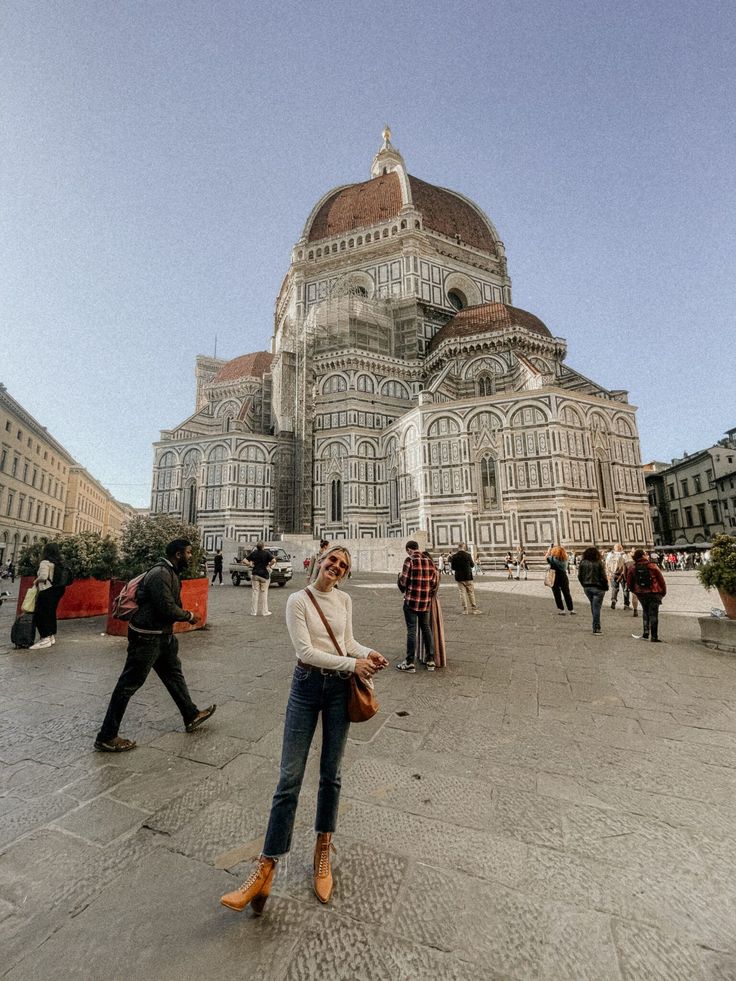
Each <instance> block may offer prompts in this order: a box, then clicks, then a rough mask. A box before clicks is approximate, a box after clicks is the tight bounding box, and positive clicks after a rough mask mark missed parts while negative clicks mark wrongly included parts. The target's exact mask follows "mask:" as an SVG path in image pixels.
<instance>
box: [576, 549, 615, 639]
mask: <svg viewBox="0 0 736 981" xmlns="http://www.w3.org/2000/svg"><path fill="white" fill-rule="evenodd" d="M578 581H579V583H580V585H581V586H582V587H583V592H584V593H585V595H586V596H587V597H588V599H589V600H590V610H591V613H592V614H593V633H594V634H599V633H600V632H601V606H602V605H603V597H604V596H605V595H606V592H607V591H608V577H607V576H606V567H605V565H604V564H603V559H602V558H601V553H600V552H599V551H598V549H597V548H595V547H593V546H592V545H591V547H590V548H586V549H585V551H584V552H583V558H582V561H581V563H580V567H579V568H578Z"/></svg>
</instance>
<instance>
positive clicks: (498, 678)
mask: <svg viewBox="0 0 736 981" xmlns="http://www.w3.org/2000/svg"><path fill="white" fill-rule="evenodd" d="M668 579H669V581H670V584H671V596H670V597H668V601H667V604H666V606H665V607H664V613H663V616H662V626H661V635H662V637H663V638H664V639H665V641H666V643H664V644H661V645H651V644H648V643H645V642H643V641H636V640H633V639H632V637H631V634H632V631H633V630H634V629H635V628H636V627H637V626H638V625H639V624H640V623H641V621H640V620H633V619H632V618H631V617H630V615H629V614H628V613H624V611H622V610H616V611H615V612H614V611H611V610H610V609H608V608H606V609H604V617H603V631H604V632H603V634H602V635H601V636H593V634H592V632H591V630H590V618H589V614H588V610H587V605H586V603H585V601H584V599H583V597H582V594H581V593H580V590H579V589H578V587H577V586H574V587H573V591H574V595H575V597H576V599H577V598H578V597H579V602H578V610H579V614H578V616H577V617H575V618H570V617H564V618H563V617H558V616H556V614H555V610H554V606H553V604H552V599H551V595H550V592H549V590H546V589H545V588H544V586H543V585H542V584H541V583H540V582H539V580H538V579H535V580H530V581H529V582H528V583H523V582H522V583H516V582H512V583H508V582H506V581H505V580H502V579H500V578H499V577H497V576H496V577H484V578H483V579H481V580H479V582H478V595H479V599H480V603H481V606H482V609H483V616H479V617H463V616H460V615H459V613H458V600H457V595H456V591H455V587H454V586H453V585H452V584H451V583H450V582H449V581H447V580H445V582H444V583H443V588H442V592H441V597H442V603H443V608H444V610H445V618H446V628H447V633H448V641H449V666H448V668H447V669H446V670H445V671H438V672H436V673H435V674H434V675H431V674H427V673H426V672H424V671H421V672H418V673H417V674H416V675H415V676H405V675H400V674H399V673H398V672H397V671H395V670H393V668H391V669H389V670H387V671H385V672H384V673H383V674H382V675H381V676H380V677H379V682H378V689H379V697H380V701H381V712H380V714H379V715H378V716H377V717H376V719H374V720H372V721H371V722H368V723H365V724H362V725H359V726H354V727H353V728H352V730H351V739H350V741H349V746H348V751H347V754H346V759H345V766H344V779H343V801H342V807H341V813H340V822H339V831H338V835H337V836H336V845H337V848H338V852H337V858H336V888H335V895H334V898H333V901H332V903H331V904H330V906H329V907H325V908H323V907H321V906H320V905H319V903H318V902H317V900H316V899H315V898H314V897H313V895H312V893H311V885H310V875H309V873H310V865H311V848H312V840H313V836H312V832H311V823H312V820H313V816H314V806H315V789H316V776H317V769H316V752H317V751H316V749H315V750H313V753H312V757H311V758H310V764H309V768H308V773H307V778H306V780H305V784H304V790H303V793H302V800H301V804H300V807H299V812H298V817H297V820H298V829H297V834H296V835H295V842H294V848H293V852H292V856H291V859H290V862H289V869H288V873H287V875H286V877H285V878H282V879H281V881H279V882H278V884H277V886H276V888H275V890H274V893H273V894H272V898H271V899H270V901H269V904H268V905H267V907H266V912H265V913H264V915H263V916H262V917H261V918H255V917H253V916H252V915H251V913H250V912H249V911H248V912H246V913H243V914H237V913H233V912H231V911H229V910H226V909H224V908H223V907H221V906H219V904H218V899H219V896H220V894H221V893H223V892H225V891H227V890H229V889H231V888H232V887H233V885H234V884H236V883H237V882H238V880H239V879H240V878H241V877H242V876H243V875H244V874H247V871H248V869H249V864H248V860H249V858H250V857H251V856H252V855H256V854H257V853H258V850H259V846H260V842H261V836H262V835H263V832H264V830H265V822H266V818H267V814H268V808H269V803H270V798H271V794H272V792H273V789H274V786H275V781H276V776H277V761H278V756H279V744H280V738H281V727H282V722H283V712H284V707H285V702H286V697H287V693H288V685H289V678H290V674H291V671H292V668H293V660H294V658H293V653H292V651H291V649H290V646H289V643H288V637H287V635H286V630H285V627H284V620H283V611H284V606H285V603H286V599H287V597H288V595H289V592H290V591H291V589H292V588H294V587H290V588H289V589H274V590H272V591H271V593H270V597H269V598H270V602H271V608H272V609H273V611H274V613H275V615H274V616H273V617H270V618H268V619H266V620H262V619H252V618H250V617H248V616H245V613H246V611H247V608H248V606H249V602H250V592H249V590H247V589H245V588H240V589H234V588H233V587H232V586H223V587H215V588H214V589H212V590H211V627H210V629H208V630H206V631H201V632H198V633H196V634H190V635H187V636H185V637H183V638H182V640H181V652H182V658H183V661H184V665H185V672H186V675H187V678H188V681H189V684H190V687H191V689H192V692H193V694H194V697H195V700H196V701H197V702H198V703H199V705H200V706H203V705H206V704H208V703H209V702H211V701H216V702H217V703H218V709H217V714H216V715H215V716H214V718H213V720H212V722H211V723H209V724H208V725H207V726H206V727H204V728H202V729H201V730H200V731H198V732H196V733H193V734H191V735H187V734H186V733H184V731H183V726H182V724H181V719H180V718H179V717H178V715H177V713H176V710H175V709H174V706H173V703H172V702H171V701H170V700H169V698H168V695H167V694H166V692H165V691H164V690H163V688H162V686H161V684H160V682H159V681H158V679H157V678H155V677H154V676H153V675H152V677H151V678H150V680H149V681H148V683H147V684H146V686H145V687H144V688H143V689H142V690H141V692H140V693H139V695H138V696H137V697H136V698H135V699H134V700H133V701H132V702H131V705H130V708H129V711H128V714H127V716H126V720H125V725H124V728H123V734H124V735H126V736H130V737H134V738H136V739H137V740H138V742H139V748H138V749H137V750H136V751H134V752H132V753H127V754H122V755H119V756H114V755H106V754H98V753H94V752H93V751H92V740H93V737H94V734H95V732H96V730H97V727H98V725H99V721H100V719H101V718H102V715H103V712H104V709H105V706H106V704H107V698H108V695H109V693H110V691H111V689H112V686H113V684H114V682H115V680H116V678H117V675H118V673H119V671H120V668H121V665H122V663H123V659H124V651H125V643H124V641H123V640H120V639H115V638H109V637H105V636H101V629H102V624H101V621H99V620H86V621H75V622H66V623H62V624H61V626H60V631H59V641H58V644H57V646H56V647H55V648H53V649H51V650H44V651H34V652H29V651H18V652H15V651H9V650H8V649H7V643H8V641H7V638H8V634H9V628H10V624H11V622H12V616H13V610H12V609H11V608H9V607H7V606H5V607H3V609H2V610H1V611H0V637H2V641H0V653H2V654H3V656H0V681H1V682H2V689H3V691H4V693H5V698H4V700H3V703H2V708H0V794H1V795H2V796H0V945H1V947H2V950H3V957H2V959H1V960H0V975H2V976H3V977H5V978H8V979H9V981H10V979H12V981H30V979H34V981H47V979H49V981H50V979H54V981H58V979H66V978H70V979H71V978H74V979H75V981H76V979H93V981H103V979H104V981H108V979H113V981H114V979H126V981H130V979H139V978H150V979H156V981H157V979H166V981H169V979H171V981H189V979H195V978H196V979H199V978H207V979H208V981H211V979H225V978H227V979H228V981H230V979H232V978H246V979H248V978H263V979H264V981H277V979H278V981H282V979H288V981H298V979H311V978H315V979H316V978H324V979H330V981H332V979H345V981H348V979H350V981H352V979H381V981H383V979H394V978H396V979H399V978H400V979H406V981H415V979H425V978H426V979H429V978H432V979H495V981H498V979H523V981H527V979H537V978H538V979H544V981H547V979H552V981H557V979H560V981H563V979H564V981H568V979H584V981H609V979H610V981H614V979H616V981H618V979H625V981H632V979H637V981H640V979H646V981H651V979H662V981H675V979H682V981H698V979H699V981H706V979H708V981H710V979H713V981H715V979H720V981H725V979H734V978H736V852H735V850H734V847H733V840H734V836H735V834H736V806H735V805H734V790H736V693H735V691H734V682H735V681H736V660H734V659H733V658H728V657H725V656H722V655H718V654H715V653H713V652H711V651H709V650H707V649H706V648H704V647H703V646H702V645H701V644H700V643H699V642H698V637H699V633H698V624H697V620H696V618H695V616H694V614H695V613H697V612H700V613H702V612H707V611H708V610H709V609H710V607H711V606H712V605H714V603H715V601H714V599H713V598H712V597H711V596H709V595H708V594H705V593H704V592H703V591H702V590H700V588H699V587H698V586H697V585H696V584H695V580H694V576H692V575H688V574H687V573H681V574H673V575H671V576H669V577H668ZM297 585H300V583H298V584H297ZM348 588H349V590H350V592H351V593H352V595H353V598H354V607H355V632H356V636H357V637H358V638H359V639H361V640H363V641H365V642H368V643H371V644H373V645H375V646H376V647H377V648H378V649H379V650H381V651H382V652H383V653H385V654H386V655H387V656H388V657H389V658H391V660H392V661H396V660H398V659H399V657H400V656H401V655H402V650H403V626H402V618H401V598H400V596H399V594H398V592H397V591H396V590H395V588H394V586H393V580H392V577H389V576H377V575H374V576H360V575H357V576H355V577H354V578H353V580H352V581H351V583H350V584H349V587H348ZM675 613H678V615H675ZM3 645H5V646H3Z"/></svg>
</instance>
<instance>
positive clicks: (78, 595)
mask: <svg viewBox="0 0 736 981" xmlns="http://www.w3.org/2000/svg"><path fill="white" fill-rule="evenodd" d="M35 578H36V577H35V576H22V577H21V580H20V585H19V587H18V606H17V611H16V612H17V613H20V607H21V604H22V602H23V599H24V597H25V595H26V593H27V592H28V590H29V589H30V587H31V586H32V585H33V580H34V579H35ZM109 605H110V581H109V579H75V580H74V582H73V583H72V584H71V586H67V587H66V589H65V590H64V595H63V596H62V597H61V602H60V603H59V608H58V610H57V611H56V616H57V619H59V620H76V619H77V618H79V617H100V616H104V614H105V613H107V610H108V607H109Z"/></svg>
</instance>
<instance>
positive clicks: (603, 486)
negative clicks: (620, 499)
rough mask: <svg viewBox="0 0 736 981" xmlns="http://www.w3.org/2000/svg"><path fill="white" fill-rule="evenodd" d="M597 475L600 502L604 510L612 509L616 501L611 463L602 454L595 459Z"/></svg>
mask: <svg viewBox="0 0 736 981" xmlns="http://www.w3.org/2000/svg"><path fill="white" fill-rule="evenodd" d="M595 476H596V483H597V484H598V502H599V504H600V506H601V508H602V509H603V510H604V511H612V510H613V507H614V501H613V481H612V480H611V464H610V463H609V462H608V460H606V459H604V458H603V457H602V456H600V455H599V456H597V457H596V461H595Z"/></svg>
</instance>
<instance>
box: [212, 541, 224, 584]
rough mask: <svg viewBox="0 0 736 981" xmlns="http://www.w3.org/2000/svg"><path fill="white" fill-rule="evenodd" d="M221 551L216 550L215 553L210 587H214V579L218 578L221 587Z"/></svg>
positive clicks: (219, 549)
mask: <svg viewBox="0 0 736 981" xmlns="http://www.w3.org/2000/svg"><path fill="white" fill-rule="evenodd" d="M222 562H223V559H222V549H221V548H218V549H217V551H216V552H215V557H214V559H213V564H214V571H213V573H212V585H213V586H214V585H215V579H217V577H218V576H219V577H220V585H221V586H222Z"/></svg>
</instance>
